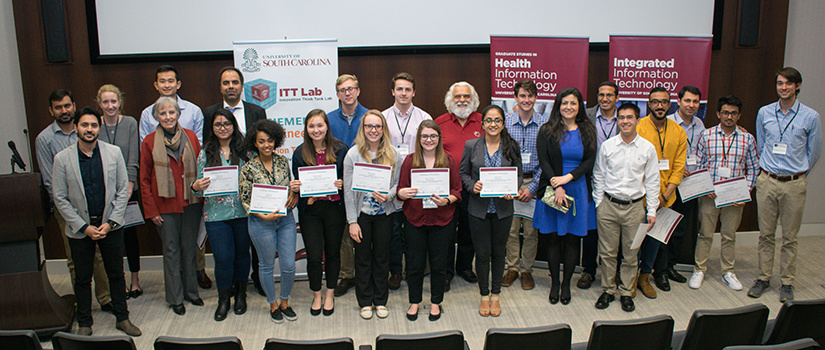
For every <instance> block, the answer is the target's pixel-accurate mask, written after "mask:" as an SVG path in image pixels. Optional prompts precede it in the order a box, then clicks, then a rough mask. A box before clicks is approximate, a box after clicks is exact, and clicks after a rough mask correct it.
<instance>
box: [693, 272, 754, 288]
mask: <svg viewBox="0 0 825 350" xmlns="http://www.w3.org/2000/svg"><path fill="white" fill-rule="evenodd" d="M691 281H692V280H691ZM722 282H725V284H727V285H728V287H730V289H733V290H742V283H740V282H739V279H737V278H736V274H735V273H733V272H728V273H726V274H724V275H722Z"/></svg>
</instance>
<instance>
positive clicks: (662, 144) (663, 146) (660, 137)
mask: <svg viewBox="0 0 825 350" xmlns="http://www.w3.org/2000/svg"><path fill="white" fill-rule="evenodd" d="M650 122H651V123H652V122H653V121H652V120H651V121H650ZM653 127H654V128H655V127H656V125H655V124H654V125H653ZM664 132H665V140H667V118H665V130H664ZM656 136H658V137H659V147H661V148H662V158H664V157H665V143H664V142H662V134H661V133H660V132H659V129H658V128H657V129H656Z"/></svg>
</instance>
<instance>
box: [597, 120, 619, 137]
mask: <svg viewBox="0 0 825 350" xmlns="http://www.w3.org/2000/svg"><path fill="white" fill-rule="evenodd" d="M602 119H607V118H605V117H604V116H602ZM602 119H599V129H601V130H602V135H604V139H605V140H607V139H609V138H610V135H613V131H614V130H616V124H618V123H617V122H616V118H613V126H611V127H610V132H605V131H604V122H603V121H602Z"/></svg>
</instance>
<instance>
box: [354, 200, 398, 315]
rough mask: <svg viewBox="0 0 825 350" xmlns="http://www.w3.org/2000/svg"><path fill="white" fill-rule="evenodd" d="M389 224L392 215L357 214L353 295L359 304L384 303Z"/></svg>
mask: <svg viewBox="0 0 825 350" xmlns="http://www.w3.org/2000/svg"><path fill="white" fill-rule="evenodd" d="M392 225H393V216H392V215H385V214H379V215H367V214H364V213H361V214H360V215H359V216H358V226H360V227H361V243H358V242H355V297H356V298H357V299H358V306H360V307H367V306H373V305H375V306H386V305H387V299H388V296H389V287H388V286H387V275H388V274H389V270H390V240H391V239H392Z"/></svg>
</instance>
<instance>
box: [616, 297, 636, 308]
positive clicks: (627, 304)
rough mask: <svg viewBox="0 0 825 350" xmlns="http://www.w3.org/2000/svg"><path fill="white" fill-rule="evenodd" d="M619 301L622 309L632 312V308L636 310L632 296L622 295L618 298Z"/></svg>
mask: <svg viewBox="0 0 825 350" xmlns="http://www.w3.org/2000/svg"><path fill="white" fill-rule="evenodd" d="M619 301H621V303H622V310H624V311H627V312H632V311H633V310H636V306H635V305H633V298H631V297H629V296H622V297H620V298H619Z"/></svg>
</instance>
